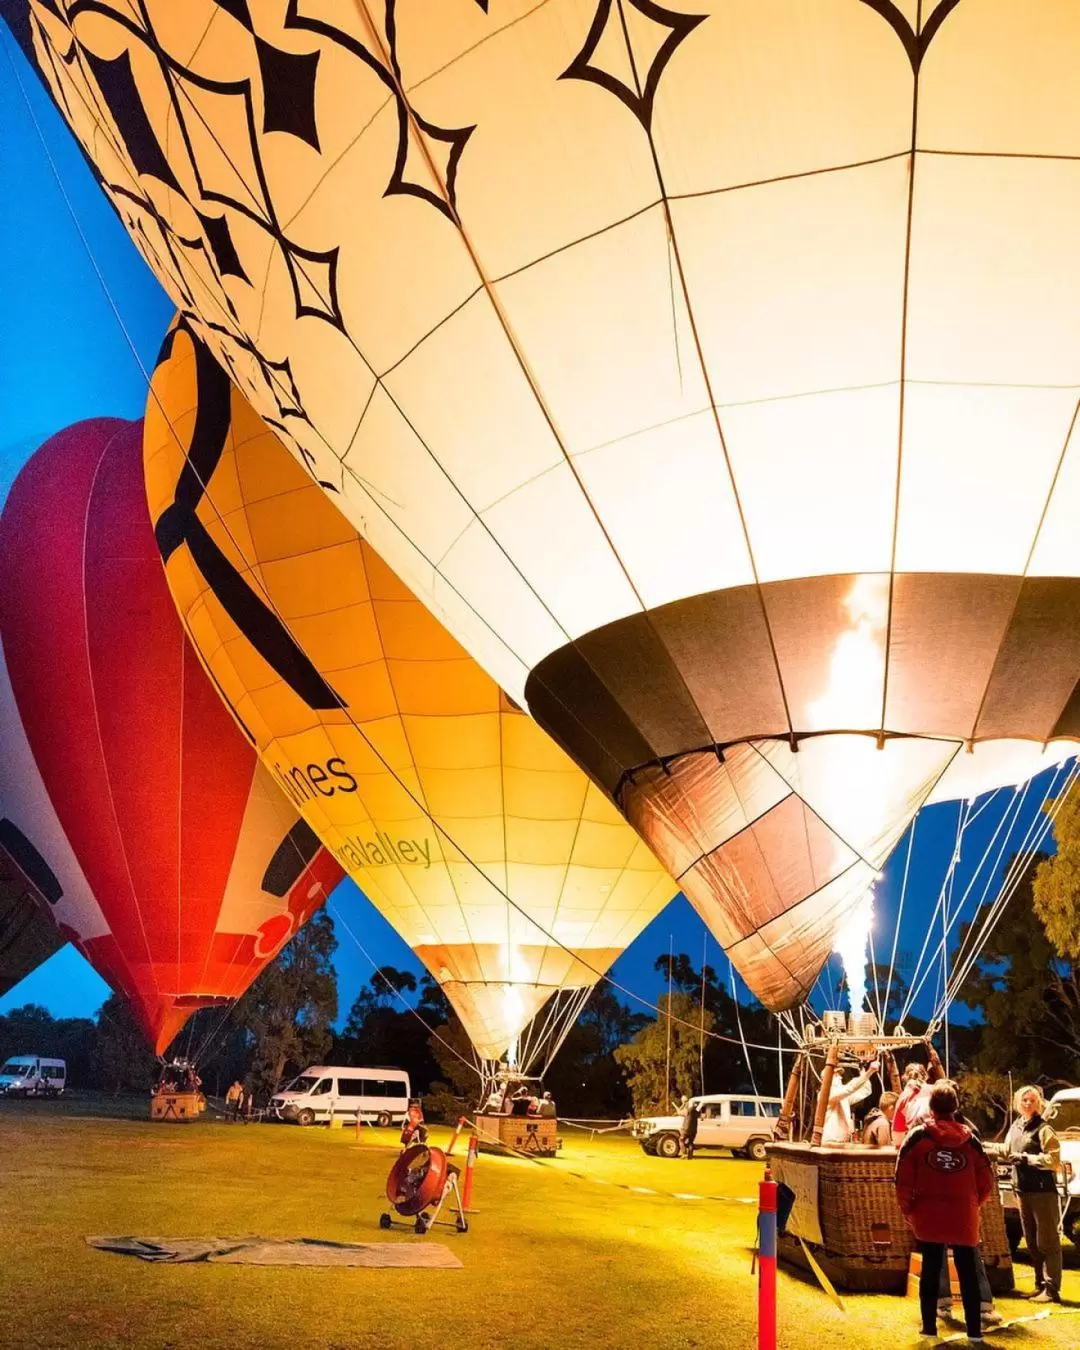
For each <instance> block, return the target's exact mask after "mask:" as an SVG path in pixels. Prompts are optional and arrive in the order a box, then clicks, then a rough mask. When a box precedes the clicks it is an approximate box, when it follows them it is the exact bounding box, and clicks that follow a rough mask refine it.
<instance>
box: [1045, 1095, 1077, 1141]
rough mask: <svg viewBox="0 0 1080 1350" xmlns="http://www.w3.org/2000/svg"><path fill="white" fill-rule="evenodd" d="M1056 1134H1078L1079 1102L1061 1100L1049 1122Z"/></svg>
mask: <svg viewBox="0 0 1080 1350" xmlns="http://www.w3.org/2000/svg"><path fill="white" fill-rule="evenodd" d="M1050 1123H1051V1124H1052V1125H1053V1127H1054V1129H1055V1130H1056V1131H1057V1132H1058V1134H1065V1133H1066V1132H1068V1133H1070V1134H1080V1102H1061V1103H1059V1105H1058V1108H1057V1110H1056V1111H1055V1112H1054V1118H1053V1120H1052V1121H1051V1122H1050Z"/></svg>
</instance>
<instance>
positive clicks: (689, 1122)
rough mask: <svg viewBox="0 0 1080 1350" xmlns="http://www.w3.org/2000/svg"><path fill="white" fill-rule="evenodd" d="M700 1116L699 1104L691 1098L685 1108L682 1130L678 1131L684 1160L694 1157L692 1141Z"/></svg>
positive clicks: (695, 1134)
mask: <svg viewBox="0 0 1080 1350" xmlns="http://www.w3.org/2000/svg"><path fill="white" fill-rule="evenodd" d="M700 1114H701V1103H700V1102H699V1101H698V1100H697V1099H696V1098H691V1100H690V1103H689V1105H688V1106H687V1108H686V1114H685V1115H684V1116H683V1122H682V1129H681V1130H680V1131H679V1140H680V1142H681V1144H682V1151H683V1157H684V1158H693V1156H694V1140H695V1139H696V1138H697V1131H698V1117H699V1116H700Z"/></svg>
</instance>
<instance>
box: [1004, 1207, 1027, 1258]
mask: <svg viewBox="0 0 1080 1350" xmlns="http://www.w3.org/2000/svg"><path fill="white" fill-rule="evenodd" d="M1005 1236H1006V1237H1007V1238H1008V1239H1009V1252H1010V1254H1011V1255H1012V1256H1014V1257H1015V1256H1016V1253H1017V1251H1018V1250H1019V1248H1020V1240H1021V1238H1022V1237H1023V1236H1024V1228H1023V1225H1022V1224H1021V1222H1020V1214H1019V1211H1018V1210H1015V1209H1007V1210H1005Z"/></svg>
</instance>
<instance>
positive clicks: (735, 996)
mask: <svg viewBox="0 0 1080 1350" xmlns="http://www.w3.org/2000/svg"><path fill="white" fill-rule="evenodd" d="M728 973H729V974H730V975H731V1001H732V1003H734V1004H735V1024H736V1026H737V1027H738V1028H739V1040H740V1041H741V1042H742V1050H743V1058H744V1059H745V1060H746V1068H747V1070H748V1072H749V1074H750V1086H751V1087H752V1088H753V1089H754V1096H755V1097H760V1096H761V1093H760V1092H758V1085H757V1079H756V1078H755V1077H754V1066H753V1064H752V1063H751V1061H750V1049H749V1047H748V1046H747V1044H746V1037H745V1036H744V1035H743V1025H742V1012H741V1011H740V1009H739V991H738V990H737V989H736V987H735V966H734V964H733V963H732V962H731V961H728ZM776 1059H777V1064H778V1065H779V1066H781V1074H780V1077H781V1079H782V1078H783V1071H782V1066H783V1062H784V1061H783V1058H782V1056H781V1055H780V1053H779V1051H778V1052H777V1056H776ZM780 1095H781V1096H783V1095H784V1094H783V1093H781V1094H780Z"/></svg>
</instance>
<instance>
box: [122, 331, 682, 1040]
mask: <svg viewBox="0 0 1080 1350" xmlns="http://www.w3.org/2000/svg"><path fill="white" fill-rule="evenodd" d="M146 478H147V488H148V495H149V499H150V509H151V515H152V517H153V519H154V520H155V522H156V529H157V537H158V541H159V544H160V545H161V547H162V552H163V556H164V557H165V566H166V575H167V577H168V581H169V585H170V587H171V588H172V592H173V595H174V597H175V599H176V602H177V606H178V608H179V610H180V613H181V615H182V616H183V619H184V623H185V625H186V627H187V629H188V631H189V633H190V635H191V637H192V640H193V642H194V644H195V646H196V648H197V649H198V651H199V653H200V655H201V656H202V657H203V659H204V661H205V662H206V663H207V666H208V668H209V670H210V672H211V674H212V676H213V679H214V682H215V684H216V685H217V687H218V688H219V689H220V690H221V692H222V694H223V695H224V697H225V699H226V700H227V702H228V703H229V705H230V707H231V708H232V710H233V713H234V715H235V716H236V718H237V720H238V721H239V722H240V724H241V725H242V726H243V727H244V728H245V729H246V730H247V732H248V734H249V735H250V736H251V737H252V739H253V740H254V742H255V744H256V745H257V746H258V747H259V751H260V753H261V754H262V756H263V760H264V762H265V764H266V765H267V766H268V768H270V769H271V771H272V772H273V775H274V777H275V779H276V780H277V781H278V782H279V783H280V785H281V786H282V788H283V790H284V791H285V792H286V793H288V795H289V796H290V798H291V799H292V801H293V802H294V804H295V805H296V806H297V808H298V809H299V810H300V811H301V812H302V813H303V816H304V818H305V819H306V820H307V821H308V822H309V823H310V824H311V826H312V828H313V829H314V830H315V831H316V832H317V833H318V835H319V837H320V838H321V839H322V840H323V841H324V842H325V843H326V845H327V847H328V848H329V849H330V851H331V852H332V853H333V855H334V856H335V857H336V858H337V859H338V861H339V862H340V863H341V864H342V865H343V866H344V867H345V868H346V869H347V870H348V871H349V872H350V874H351V875H352V876H353V878H354V879H355V880H356V882H357V884H358V885H359V886H360V887H361V889H362V890H363V891H364V892H365V894H366V895H368V896H369V897H370V898H371V900H372V901H373V902H374V903H375V905H376V906H377V907H378V908H379V910H380V911H381V912H382V914H383V915H384V916H385V917H386V918H387V919H388V920H389V921H390V922H391V923H392V924H393V926H394V927H395V928H396V929H397V931H398V932H399V933H400V934H401V935H402V936H403V937H404V938H405V940H406V941H407V942H408V943H409V945H410V946H411V947H412V948H413V949H414V950H415V952H416V954H417V956H418V957H420V959H421V960H422V961H423V962H424V963H425V965H426V966H427V967H428V969H429V970H430V971H431V973H432V974H433V975H434V976H435V978H436V979H437V980H438V981H439V983H440V984H441V985H442V986H443V988H444V989H445V990H446V993H447V995H448V996H449V998H450V1000H451V1002H452V1003H453V1005H454V1007H455V1008H456V1010H457V1011H458V1013H459V1015H460V1016H461V1020H462V1022H463V1024H464V1026H465V1028H466V1031H467V1032H468V1034H469V1036H470V1038H471V1040H472V1042H473V1045H474V1046H475V1048H476V1050H477V1052H478V1054H480V1055H481V1056H482V1057H483V1058H487V1059H496V1058H499V1057H500V1056H502V1055H503V1054H504V1053H506V1052H507V1051H508V1050H509V1049H511V1047H512V1046H513V1045H514V1043H515V1042H516V1041H517V1040H518V1037H519V1035H520V1033H521V1032H522V1031H523V1030H524V1028H525V1027H526V1025H527V1024H528V1023H529V1022H530V1021H531V1020H532V1019H533V1018H534V1017H535V1016H536V1014H537V1013H539V1012H540V1010H541V1009H542V1008H543V1007H544V1005H545V1004H546V1003H547V1001H548V1000H549V999H550V998H551V997H552V995H553V994H555V993H557V992H559V991H566V990H586V989H588V988H589V987H591V986H592V984H593V983H595V981H596V979H597V978H598V976H599V975H600V974H601V973H602V972H604V971H606V970H607V968H608V967H609V966H610V964H611V963H612V961H613V960H614V959H615V958H616V957H617V956H618V955H619V954H620V953H621V952H622V951H623V949H624V948H625V947H627V946H628V945H629V943H630V942H632V941H633V940H634V938H635V937H636V936H637V935H638V933H639V932H640V931H641V930H642V928H644V926H645V925H646V924H647V923H648V922H649V921H650V920H651V919H653V918H654V917H655V916H656V915H657V914H658V913H659V911H660V909H661V908H662V907H663V906H664V905H666V904H667V902H668V901H669V900H670V899H671V897H672V895H673V894H674V892H675V885H674V883H673V882H672V880H671V878H670V877H669V876H668V875H667V874H666V873H665V872H664V870H663V868H662V867H661V866H660V865H659V863H658V862H657V861H656V859H655V858H654V857H653V856H652V855H651V854H650V852H649V850H648V849H647V848H646V847H645V846H644V844H642V842H641V841H640V840H639V839H637V838H636V837H635V835H634V833H633V831H632V830H631V829H630V828H629V827H628V826H627V825H626V823H625V822H624V821H623V820H622V819H621V818H620V816H619V814H618V812H617V811H616V810H615V808H614V807H613V806H612V804H611V803H610V802H609V801H608V800H607V799H606V798H605V796H604V794H603V793H602V792H600V791H599V789H598V788H597V787H596V786H595V785H594V784H592V783H590V782H589V780H588V779H587V778H586V776H585V775H584V774H583V773H582V772H581V770H580V769H578V768H577V767H576V766H575V765H574V764H573V763H572V762H571V761H570V760H569V759H568V758H567V757H566V755H565V754H564V753H563V752H562V751H561V750H560V749H559V748H558V747H557V746H556V745H555V744H554V742H553V741H552V740H551V739H550V737H549V736H547V735H546V733H545V732H543V731H542V730H541V729H540V728H539V727H538V726H537V725H536V723H535V722H534V721H533V720H532V719H531V718H530V717H528V716H527V715H526V714H525V713H523V712H521V711H520V709H518V708H516V707H515V706H514V705H513V704H512V703H510V701H509V700H508V699H507V698H506V696H505V695H504V694H503V693H502V692H501V691H500V690H499V688H498V686H497V685H495V683H494V682H493V681H492V680H491V679H490V677H489V676H487V675H485V674H484V672H483V671H482V670H481V669H480V667H479V666H478V665H477V664H476V662H475V661H473V660H472V658H471V657H469V656H468V655H467V653H466V652H464V651H463V650H462V649H461V647H460V646H459V645H458V644H457V642H455V641H454V639H453V638H452V637H451V636H450V635H449V634H448V633H447V632H446V630H445V629H444V628H443V627H442V626H441V625H440V624H439V623H438V622H437V621H436V620H435V619H433V618H432V617H431V615H430V614H429V613H428V612H427V611H426V610H425V609H424V607H423V606H422V605H421V604H420V603H419V601H418V600H417V599H416V598H415V596H413V595H412V594H411V593H410V592H409V591H408V589H407V588H406V587H405V586H403V585H402V583H401V582H400V581H399V580H398V579H397V578H396V577H395V576H394V575H393V573H392V572H391V571H390V570H389V568H387V567H386V565H385V564H384V563H383V562H382V561H381V559H380V558H379V557H378V556H377V555H376V554H375V553H374V551H373V550H372V549H371V548H370V547H369V546H368V545H367V544H366V543H364V542H363V541H362V540H361V539H360V538H359V536H358V535H357V534H356V531H355V529H354V528H353V527H352V526H351V525H350V524H349V523H348V522H347V521H346V520H345V519H344V517H343V516H342V515H341V514H340V513H339V512H338V511H337V509H336V508H335V507H334V505H333V504H332V503H331V502H330V501H329V500H327V498H326V496H325V495H324V494H323V493H322V492H321V491H320V490H319V488H318V487H317V486H316V485H315V484H314V483H312V481H311V479H310V477H309V476H308V475H307V474H306V473H305V472H304V471H303V469H302V468H301V467H300V466H299V465H298V464H297V463H296V462H295V461H294V460H293V459H292V458H291V456H290V455H289V454H288V452H287V451H286V450H285V448H284V447H283V446H282V445H281V443H280V442H279V441H278V440H277V438H276V437H275V435H274V434H273V432H272V431H270V430H269V429H268V428H267V426H266V425H265V423H263V422H262V421H261V419H260V418H259V417H258V416H257V415H256V414H255V413H254V412H253V410H252V409H251V407H250V406H249V405H248V404H247V402H246V401H245V399H244V398H243V396H242V395H241V394H240V393H239V392H238V391H237V390H236V389H232V388H231V387H230V385H229V381H228V379H227V377H226V376H225V374H224V372H223V371H222V370H221V369H220V367H219V366H218V365H217V364H216V363H215V362H214V360H213V358H212V357H211V356H210V355H209V353H208V352H207V351H206V349H205V348H204V347H203V346H202V345H201V344H199V343H197V342H195V341H194V340H193V338H192V335H191V332H190V329H189V328H188V327H187V325H186V324H181V325H180V326H179V327H177V328H176V329H174V331H173V332H172V333H171V334H170V337H169V339H168V341H167V342H166V347H165V350H164V352H163V355H162V358H161V360H160V362H159V365H158V368H157V370H156V372H155V374H154V379H153V384H152V390H151V398H150V400H149V403H148V405H147V413H146ZM507 897H509V901H508V899H507ZM511 902H512V903H511ZM560 944H561V945H560ZM571 1006H572V1004H571ZM557 1025H558V1020H557V1017H556V1016H555V1014H554V1012H553V1013H552V1016H551V1020H550V1028H551V1030H552V1032H554V1030H555V1028H556V1026H557ZM536 1048H537V1051H538V1052H539V1051H541V1050H542V1049H543V1048H544V1047H543V1045H542V1044H541V1043H540V1041H539V1040H538V1041H537V1046H536Z"/></svg>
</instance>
